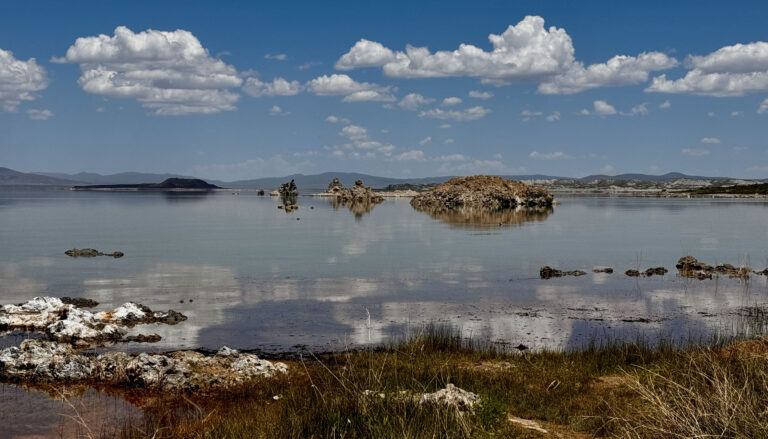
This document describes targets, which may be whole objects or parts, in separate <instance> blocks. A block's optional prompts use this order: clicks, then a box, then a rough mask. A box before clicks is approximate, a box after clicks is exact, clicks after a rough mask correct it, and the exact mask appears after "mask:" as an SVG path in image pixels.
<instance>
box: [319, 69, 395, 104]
mask: <svg viewBox="0 0 768 439" xmlns="http://www.w3.org/2000/svg"><path fill="white" fill-rule="evenodd" d="M306 88H307V90H309V91H311V92H312V93H314V94H316V95H318V96H344V99H343V101H344V102H363V101H380V102H392V101H394V100H395V97H394V96H392V95H391V94H390V90H391V87H383V86H380V85H378V84H372V83H369V82H357V81H355V80H354V79H352V78H350V77H349V76H348V75H340V74H333V75H330V76H328V75H323V76H319V77H317V78H315V79H312V80H310V81H308V82H307V84H306Z"/></svg>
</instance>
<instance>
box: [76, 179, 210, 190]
mask: <svg viewBox="0 0 768 439" xmlns="http://www.w3.org/2000/svg"><path fill="white" fill-rule="evenodd" d="M73 189H75V190H78V191H88V190H147V191H168V190H197V191H209V190H213V189H222V188H220V187H219V186H216V185H215V184H210V183H208V182H207V181H205V180H200V179H197V178H168V179H165V180H164V181H163V182H161V183H141V184H98V185H90V186H75V187H73Z"/></svg>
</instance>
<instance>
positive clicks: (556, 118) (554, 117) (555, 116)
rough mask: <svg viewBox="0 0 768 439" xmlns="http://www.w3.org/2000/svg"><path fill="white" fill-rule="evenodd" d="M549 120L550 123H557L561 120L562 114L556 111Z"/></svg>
mask: <svg viewBox="0 0 768 439" xmlns="http://www.w3.org/2000/svg"><path fill="white" fill-rule="evenodd" d="M547 120H548V121H549V122H555V121H558V120H560V112H559V111H555V112H554V113H552V114H550V115H549V116H547Z"/></svg>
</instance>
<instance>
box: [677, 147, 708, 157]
mask: <svg viewBox="0 0 768 439" xmlns="http://www.w3.org/2000/svg"><path fill="white" fill-rule="evenodd" d="M680 153H681V154H683V155H688V156H692V157H704V156H707V155H709V150H708V149H697V148H684V149H683V150H681V151H680Z"/></svg>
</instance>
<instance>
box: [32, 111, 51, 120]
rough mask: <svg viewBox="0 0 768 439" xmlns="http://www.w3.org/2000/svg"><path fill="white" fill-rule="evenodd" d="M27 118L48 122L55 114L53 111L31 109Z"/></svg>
mask: <svg viewBox="0 0 768 439" xmlns="http://www.w3.org/2000/svg"><path fill="white" fill-rule="evenodd" d="M27 116H28V117H29V118H30V119H32V120H48V118H50V117H51V116H53V112H52V111H51V110H35V109H29V110H27Z"/></svg>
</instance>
